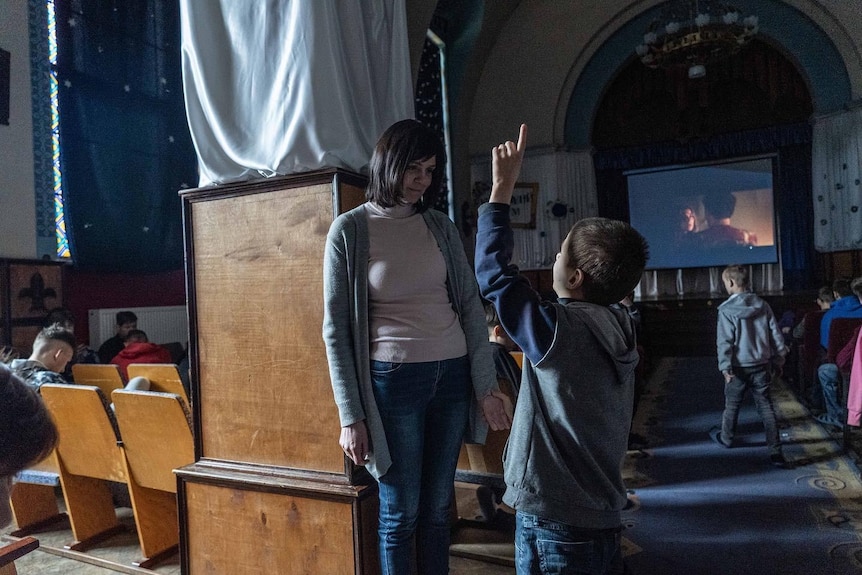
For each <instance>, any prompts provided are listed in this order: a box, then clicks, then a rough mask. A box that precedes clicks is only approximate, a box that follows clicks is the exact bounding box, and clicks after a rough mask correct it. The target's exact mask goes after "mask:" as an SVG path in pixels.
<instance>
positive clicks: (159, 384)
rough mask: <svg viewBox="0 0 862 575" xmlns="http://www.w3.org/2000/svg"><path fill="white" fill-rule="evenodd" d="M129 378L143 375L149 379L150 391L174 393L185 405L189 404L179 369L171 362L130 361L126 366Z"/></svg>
mask: <svg viewBox="0 0 862 575" xmlns="http://www.w3.org/2000/svg"><path fill="white" fill-rule="evenodd" d="M126 372H127V373H128V374H129V379H130V380H131V379H132V378H134V377H145V378H147V379H148V380H150V391H160V392H162V393H175V394H177V395H179V396H180V397H181V398H182V399H183V401H185V402H186V405H187V406H188V405H189V397H188V394H187V393H186V389H185V388H184V387H183V380H182V379H181V378H180V371H179V369H178V368H177V366H176V365H175V364H173V363H132V364H129V366H128V367H127V368H126Z"/></svg>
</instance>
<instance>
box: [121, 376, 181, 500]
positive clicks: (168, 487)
mask: <svg viewBox="0 0 862 575" xmlns="http://www.w3.org/2000/svg"><path fill="white" fill-rule="evenodd" d="M112 398H113V400H114V409H115V410H116V414H117V423H118V424H119V426H120V433H121V435H122V436H123V449H124V450H125V453H126V458H127V460H128V462H129V468H130V469H131V473H132V477H133V478H134V480H135V482H136V483H137V484H138V485H141V486H143V487H147V488H150V489H159V490H161V491H170V492H172V493H176V490H177V482H176V478H175V477H174V474H173V470H174V469H177V468H179V467H182V466H184V465H188V464H189V463H193V462H194V460H195V451H194V440H193V438H192V427H191V421H190V415H189V412H188V408H187V407H186V404H185V403H184V401H183V399H182V398H181V397H180V396H179V395H177V394H174V393H160V392H153V391H131V390H122V389H120V390H117V391H115V392H114V393H113V394H112Z"/></svg>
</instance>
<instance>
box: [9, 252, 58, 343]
mask: <svg viewBox="0 0 862 575" xmlns="http://www.w3.org/2000/svg"><path fill="white" fill-rule="evenodd" d="M64 272H65V264H64V263H63V262H54V261H50V260H18V259H9V260H6V259H0V345H4V346H5V345H9V346H12V347H13V348H14V352H15V353H16V354H17V355H18V356H20V357H27V356H29V355H30V351H31V349H32V346H33V340H34V339H35V337H36V334H38V333H39V330H40V329H41V328H42V323H43V322H44V319H45V315H46V314H47V313H48V311H49V310H51V309H52V308H55V307H60V306H62V305H63V303H64V293H63V284H64V279H65V276H64Z"/></svg>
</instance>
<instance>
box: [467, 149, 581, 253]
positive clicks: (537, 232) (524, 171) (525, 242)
mask: <svg viewBox="0 0 862 575" xmlns="http://www.w3.org/2000/svg"><path fill="white" fill-rule="evenodd" d="M471 180H472V182H473V189H474V190H476V189H477V183H478V184H479V186H478V187H479V188H481V187H483V185H487V186H490V183H491V163H490V152H489V154H488V156H487V157H478V158H474V159H473V161H472V163H471ZM519 181H520V182H525V183H537V184H539V196H538V198H537V200H536V228H535V229H523V228H517V229H515V230H514V235H515V252H514V255H513V258H514V260H513V261H514V263H515V264H517V265H518V267H520V268H522V269H541V268H550V267H551V266H552V265H553V263H554V257H555V256H556V255H557V252H558V251H559V249H560V245H561V244H562V243H563V239H564V238H565V237H566V234H567V233H569V228H571V227H572V224H574V223H575V222H576V221H577V220H579V219H581V218H585V217H588V216H595V215H597V214H598V208H597V200H596V178H595V172H594V169H593V158H592V154H591V152H590V151H589V150H583V151H573V152H566V151H543V150H527V153H526V155H525V156H524V162H523V164H522V165H521V176H520V178H519ZM488 193H490V187H488V188H487V190H486V193H485V195H484V196H483V197H478V198H475V201H476V203H477V204H479V203H482V202H486V201H488V196H487V194H488ZM554 203H560V204H564V205H566V206H567V207H568V212H567V214H566V215H565V216H563V217H554V216H553V215H552V214H551V211H550V208H551V206H552V205H553V204H554ZM476 207H478V205H477V206H476Z"/></svg>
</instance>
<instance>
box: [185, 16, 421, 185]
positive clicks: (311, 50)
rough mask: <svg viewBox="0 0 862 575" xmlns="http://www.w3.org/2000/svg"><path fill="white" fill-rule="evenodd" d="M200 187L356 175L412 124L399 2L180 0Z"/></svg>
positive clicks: (187, 98)
mask: <svg viewBox="0 0 862 575" xmlns="http://www.w3.org/2000/svg"><path fill="white" fill-rule="evenodd" d="M180 13H181V19H182V52H183V85H184V91H185V102H186V113H187V115H188V122H189V128H190V130H191V135H192V139H193V141H194V144H195V148H196V150H197V154H198V162H199V167H200V185H201V186H206V185H210V184H220V183H226V182H231V181H242V180H246V179H251V178H259V177H269V176H273V175H280V174H292V173H297V172H305V171H309V170H315V169H320V168H326V167H341V168H347V169H351V170H354V171H361V170H362V169H363V168H364V167H365V166H366V165H367V163H368V160H369V158H370V157H371V153H372V151H373V147H374V144H375V142H376V141H377V138H378V137H379V135H380V133H381V132H383V130H385V129H386V128H387V127H388V126H389V125H390V124H392V123H393V122H395V121H397V120H401V119H403V118H412V117H413V89H412V79H411V73H410V58H409V48H408V41H407V21H406V13H405V5H404V0H363V1H362V2H355V1H351V0H256V1H254V2H236V1H235V0H207V1H206V2H199V1H196V0H180Z"/></svg>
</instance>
